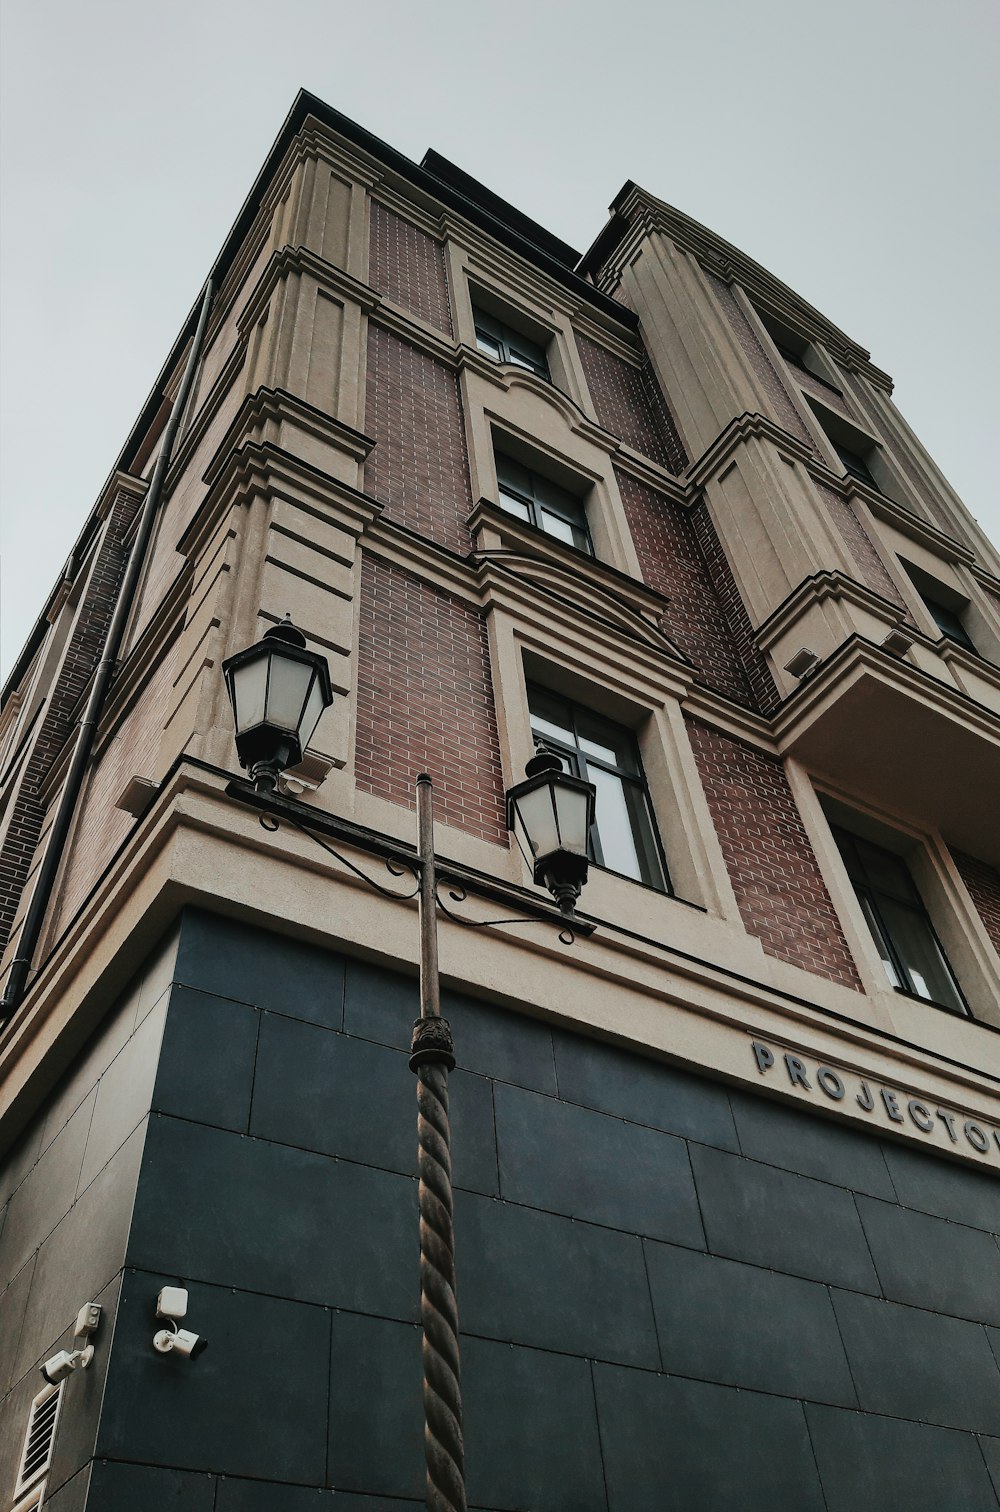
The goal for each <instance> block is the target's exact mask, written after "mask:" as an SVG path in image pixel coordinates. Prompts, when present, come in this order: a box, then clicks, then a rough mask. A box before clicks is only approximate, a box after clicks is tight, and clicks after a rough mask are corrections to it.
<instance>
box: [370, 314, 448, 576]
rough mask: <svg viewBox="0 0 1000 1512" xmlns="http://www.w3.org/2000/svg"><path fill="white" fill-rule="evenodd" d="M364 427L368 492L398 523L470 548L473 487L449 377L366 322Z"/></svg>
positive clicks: (442, 542) (405, 344)
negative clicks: (371, 444) (370, 447)
mask: <svg viewBox="0 0 1000 1512" xmlns="http://www.w3.org/2000/svg"><path fill="white" fill-rule="evenodd" d="M365 428H366V430H367V431H368V434H369V435H370V436H373V437H374V438H375V442H376V446H375V449H374V451H373V452H372V453H371V455H370V457H369V459H368V462H367V464H366V466H365V487H366V489H367V491H368V492H369V493H370V494H373V495H374V496H375V498H377V499H380V500H381V501H382V502H383V503H384V504H385V505H386V508H387V512H388V514H389V515H390V516H391V517H392V518H394V519H397V520H399V521H400V522H401V523H402V524H403V525H408V526H409V527H410V529H412V530H416V531H418V532H419V533H420V534H421V535H423V536H427V537H429V538H430V540H432V541H436V542H437V543H438V545H439V546H446V547H448V549H449V550H451V551H459V552H463V553H464V552H466V551H468V549H469V532H468V528H467V526H466V523H465V522H466V519H467V518H468V514H469V511H470V509H471V508H472V491H471V488H470V484H469V463H468V455H467V453H466V449H465V431H464V428H463V425H462V402H461V399H460V398H459V392H458V383H457V381H456V379H455V375H454V374H453V373H450V372H449V371H448V369H447V368H446V367H444V366H443V365H442V364H441V363H440V362H437V361H435V359H434V358H433V357H429V356H428V355H427V354H426V353H425V352H418V351H417V349H416V348H415V347H412V346H411V345H410V344H409V342H407V341H401V340H400V338H399V337H398V336H394V335H393V334H392V332H391V331H385V330H383V329H382V328H381V327H380V326H376V325H369V327H368V392H367V407H366V412H365Z"/></svg>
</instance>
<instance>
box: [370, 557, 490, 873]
mask: <svg viewBox="0 0 1000 1512" xmlns="http://www.w3.org/2000/svg"><path fill="white" fill-rule="evenodd" d="M360 607H361V627H360V640H359V647H358V723H357V740H356V748H355V767H356V782H357V785H358V787H359V788H361V789H362V790H363V791H364V792H367V793H376V794H377V795H378V796H379V797H380V798H387V799H388V800H389V801H390V803H402V804H406V806H407V807H409V808H412V807H413V806H414V796H413V783H414V779H415V778H416V777H417V776H418V774H419V773H420V772H429V773H430V774H431V776H432V778H433V779H434V794H435V807H436V811H437V814H438V816H439V817H440V818H441V819H443V820H444V821H445V822H446V823H448V824H454V825H456V826H457V827H458V828H459V829H463V830H467V831H468V832H469V834H471V835H477V836H478V837H479V838H480V839H481V840H489V841H491V842H492V843H493V844H494V845H503V846H506V845H508V843H509V840H508V832H507V824H506V819H505V815H504V791H503V775H502V772H501V768H500V741H499V735H498V732H497V720H496V706H495V704H494V700H493V681H492V677H491V675H490V660H489V649H488V645H487V638H486V626H485V623H484V622H483V619H482V617H481V616H480V615H478V614H477V613H476V612H475V610H473V609H470V608H469V607H468V606H467V605H465V604H462V603H460V602H459V601H458V600H457V599H454V598H452V597H451V596H450V595H449V594H446V593H441V592H439V591H438V590H437V589H435V588H432V587H430V586H429V585H428V584H427V583H421V582H420V581H419V580H418V579H417V578H414V577H412V576H411V575H410V574H409V573H408V572H405V571H404V570H403V569H402V568H399V567H394V566H391V565H390V564H388V563H386V562H382V561H379V560H378V559H377V558H374V557H371V556H368V555H365V557H364V559H363V564H362V572H361V606H360Z"/></svg>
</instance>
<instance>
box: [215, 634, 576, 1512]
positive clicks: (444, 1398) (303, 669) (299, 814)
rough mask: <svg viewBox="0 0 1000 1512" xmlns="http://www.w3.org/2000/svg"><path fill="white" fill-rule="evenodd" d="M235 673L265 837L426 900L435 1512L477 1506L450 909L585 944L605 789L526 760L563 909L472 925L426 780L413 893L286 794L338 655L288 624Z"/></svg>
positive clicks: (531, 854) (236, 792) (535, 869)
mask: <svg viewBox="0 0 1000 1512" xmlns="http://www.w3.org/2000/svg"><path fill="white" fill-rule="evenodd" d="M222 670H223V674H224V676H225V679H226V687H227V690H228V692H229V698H230V702H231V704H232V707H233V716H234V720H235V724H236V749H237V754H238V756H239V758H240V763H241V765H242V766H244V767H245V768H248V769H249V771H250V778H251V782H252V784H253V786H252V788H248V787H247V786H246V785H245V784H243V783H236V782H233V783H230V784H229V786H228V788H227V790H226V791H227V793H229V794H230V796H232V797H236V798H240V799H241V800H242V801H244V802H251V803H253V804H254V806H255V807H259V808H261V809H263V810H264V812H262V814H261V817H260V822H261V824H262V825H263V826H264V827H265V828H266V829H269V830H276V829H278V827H279V820H280V819H281V818H284V819H286V820H287V821H288V822H289V823H291V824H292V825H293V826H294V827H295V828H296V829H298V830H299V831H300V832H301V833H302V834H305V835H308V836H309V838H310V839H311V840H314V841H315V842H316V844H318V845H320V846H321V847H322V849H323V850H325V851H327V852H328V853H329V854H330V855H333V856H335V857H336V859H337V860H338V861H340V862H341V863H342V864H343V865H344V866H346V867H348V868H349V869H350V870H351V871H352V872H354V873H355V875H356V876H358V877H360V878H361V879H362V880H363V881H365V882H366V883H368V884H369V886H371V887H374V888H375V889H376V890H377V891H378V892H380V893H382V894H383V895H384V896H386V897H390V898H394V899H401V900H404V901H405V900H406V899H410V898H413V897H416V899H417V908H418V918H419V926H420V1017H419V1018H418V1019H417V1020H416V1022H415V1023H414V1025H413V1035H412V1040H411V1045H410V1069H411V1070H412V1071H413V1072H415V1073H416V1078H417V1157H418V1173H419V1186H418V1207H419V1214H420V1317H421V1324H422V1328H423V1373H424V1376H423V1399H424V1456H425V1460H426V1464H427V1478H426V1500H425V1505H426V1507H427V1512H466V1506H467V1502H466V1494H465V1451H464V1443H463V1435H462V1390H461V1371H460V1361H459V1345H458V1302H457V1299H456V1287H455V1228H454V1199H453V1193H452V1178H451V1124H450V1122H449V1117H448V1073H449V1072H450V1071H451V1070H453V1069H454V1066H455V1049H454V1043H453V1040H452V1033H451V1025H450V1024H449V1022H448V1020H447V1019H446V1018H443V1017H442V1016H441V985H440V974H439V970H438V938H437V915H438V912H439V911H440V912H442V913H444V914H445V915H446V916H447V917H448V918H449V919H451V920H453V921H454V922H455V923H457V924H463V925H465V926H467V927H470V928H474V929H486V928H492V927H493V926H495V925H498V924H535V923H550V924H556V925H558V926H559V938H560V939H561V940H562V941H563V942H564V943H566V944H572V942H573V940H574V938H575V936H576V935H577V934H585V935H586V934H592V933H593V925H591V924H589V923H587V922H585V921H584V920H581V919H578V918H577V916H576V911H575V908H576V900H577V898H578V897H579V896H580V891H581V888H582V887H583V885H584V883H585V882H586V879H587V847H588V838H589V833H590V827H591V825H592V824H593V820H594V803H595V798H596V790H595V788H594V787H593V785H592V784H591V783H589V782H584V781H582V779H580V778H578V777H574V776H571V775H570V774H568V773H566V772H564V771H563V768H562V763H561V761H560V759H559V757H558V756H556V755H555V754H554V753H553V752H550V751H545V750H541V751H539V752H538V754H536V755H535V756H534V757H533V758H532V759H531V761H529V762H528V764H527V767H526V773H527V780H526V781H525V782H522V783H519V784H517V785H516V786H515V787H513V788H511V789H510V790H509V791H508V793H507V822H508V827H509V828H510V829H511V830H513V832H514V834H515V837H516V838H517V841H518V844H519V845H520V847H521V849H522V851H523V853H524V855H525V857H526V859H527V860H528V861H529V863H530V864H531V866H532V873H533V876H534V880H535V882H536V883H539V884H541V885H543V886H545V887H547V888H548V890H549V892H550V893H551V894H552V896H553V898H554V899H555V901H556V903H557V906H558V910H559V912H558V913H555V912H554V911H552V910H551V909H548V908H546V909H544V911H539V913H538V914H536V915H535V916H534V917H528V918H523V917H515V918H506V919H466V918H462V917H461V915H459V914H457V913H455V912H454V911H453V910H452V909H451V908H449V907H448V905H447V904H446V903H445V902H444V900H443V899H442V898H441V896H440V894H439V892H438V868H437V859H436V855H435V849H434V808H433V803H434V800H433V784H432V782H431V778H430V777H429V776H428V774H427V773H426V772H422V773H421V774H420V776H419V777H418V778H417V779H416V804H417V854H416V857H415V859H411V857H410V856H408V855H407V856H403V855H399V854H395V855H394V856H393V857H391V858H387V859H386V863H385V864H386V867H387V869H388V871H389V872H390V873H391V874H392V875H393V876H397V877H398V876H403V875H405V873H406V872H407V871H408V872H409V873H410V875H411V876H412V877H413V879H414V883H415V886H414V889H413V891H411V892H404V893H400V892H397V891H396V890H395V889H393V888H389V887H385V886H384V885H383V884H382V883H381V882H377V881H376V880H375V878H374V877H370V876H369V875H368V874H367V873H366V872H363V871H362V870H361V869H360V867H358V866H356V865H355V864H354V862H353V861H351V860H349V859H348V857H346V856H343V855H341V853H340V852H339V851H337V850H336V849H334V847H333V846H332V845H328V844H327V843H326V841H325V840H323V839H321V838H320V835H319V834H318V833H317V828H318V826H319V825H321V824H322V823H323V821H324V816H323V815H321V814H319V813H317V811H316V810H314V809H311V808H310V807H309V806H308V805H307V804H302V803H297V802H293V801H290V800H289V799H287V798H284V797H281V798H278V797H277V794H276V788H277V782H278V778H279V776H280V775H281V773H282V772H283V771H286V770H287V769H288V768H289V767H293V766H295V765H297V764H298V762H299V761H301V760H302V756H303V754H304V752H305V748H306V746H307V744H308V742H309V739H310V737H311V735H312V734H313V732H314V730H315V728H316V725H317V724H318V722H319V718H320V715H321V714H322V713H323V710H324V709H325V708H327V707H328V706H329V704H331V703H332V702H333V692H332V688H331V684H330V673H329V669H328V667H327V664H326V659H325V658H324V657H323V656H322V655H320V654H319V653H318V652H314V651H309V650H307V649H306V639H305V636H304V635H303V634H302V633H301V631H299V630H297V629H296V628H295V626H294V625H292V623H291V621H290V620H289V618H288V616H287V615H286V617H285V620H284V621H283V623H282V624H280V625H276V626H274V627H273V628H272V629H271V630H268V631H267V632H266V634H265V635H264V637H263V639H262V640H260V641H258V642H257V643H256V644H255V645H253V646H250V647H248V648H247V650H245V651H239V652H237V653H236V655H235V656H231V657H229V658H228V660H227V661H225V662H224V663H223V668H222ZM328 829H329V826H328ZM449 895H450V898H451V900H452V901H453V902H454V903H462V902H464V901H465V899H466V897H467V889H466V887H465V885H464V883H463V882H461V881H458V882H457V883H456V882H455V881H454V880H452V885H451V887H450V892H449Z"/></svg>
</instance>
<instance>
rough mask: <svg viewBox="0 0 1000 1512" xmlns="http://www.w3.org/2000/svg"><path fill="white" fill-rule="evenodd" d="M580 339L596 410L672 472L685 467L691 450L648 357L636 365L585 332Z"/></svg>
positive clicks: (609, 426)
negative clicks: (641, 364) (687, 452)
mask: <svg viewBox="0 0 1000 1512" xmlns="http://www.w3.org/2000/svg"><path fill="white" fill-rule="evenodd" d="M576 344H577V348H578V350H579V352H580V359H581V361H582V363H583V370H584V372H585V373H586V375H587V386H588V388H589V389H590V397H591V399H592V400H593V401H594V410H595V412H596V414H597V418H598V420H599V421H600V422H601V424H602V425H603V426H604V428H605V430H609V431H611V432H612V434H613V435H616V436H620V437H621V439H622V440H623V441H626V442H627V443H628V445H629V446H633V447H635V450H636V451H638V452H642V453H643V455H644V456H646V457H649V458H651V460H652V461H654V462H658V463H659V464H660V466H661V467H666V468H668V469H669V471H670V472H672V473H681V472H683V471H684V469H685V468H686V467H687V465H688V459H687V454H686V452H685V451H684V447H683V445H682V443H681V438H680V436H679V435H678V433H677V426H676V424H675V423H674V418H673V416H672V415H671V413H670V411H669V410H668V408H667V405H666V402H665V400H664V398H663V395H662V394H661V392H660V389H659V386H658V384H657V382H656V380H655V378H654V377H653V375H652V373H651V372H650V370H649V364H648V362H644V363H643V366H642V367H634V366H633V365H632V363H630V362H625V361H623V359H622V358H621V357H616V356H615V355H614V353H612V352H609V351H608V349H607V348H606V347H602V346H599V345H598V343H597V342H596V341H591V340H590V339H589V337H587V336H582V335H580V334H577V338H576Z"/></svg>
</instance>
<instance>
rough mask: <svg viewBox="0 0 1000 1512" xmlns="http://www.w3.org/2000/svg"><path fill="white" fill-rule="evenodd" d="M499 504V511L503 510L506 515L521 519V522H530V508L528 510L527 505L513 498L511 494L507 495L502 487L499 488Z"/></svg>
mask: <svg viewBox="0 0 1000 1512" xmlns="http://www.w3.org/2000/svg"><path fill="white" fill-rule="evenodd" d="M499 504H500V508H501V509H505V510H506V511H507V513H508V514H512V515H517V516H518V518H519V519H521V520H529V521H530V519H531V508H530V506H529V505H528V504H526V503H525V502H524V500H523V499H518V498H515V496H514V495H513V494H511V493H508V492H507V490H506V489H505V488H504V487H503V486H501V488H500V493H499Z"/></svg>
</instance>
